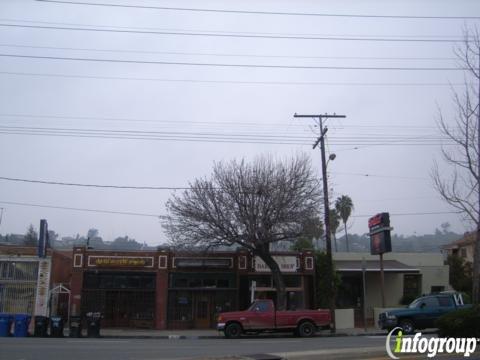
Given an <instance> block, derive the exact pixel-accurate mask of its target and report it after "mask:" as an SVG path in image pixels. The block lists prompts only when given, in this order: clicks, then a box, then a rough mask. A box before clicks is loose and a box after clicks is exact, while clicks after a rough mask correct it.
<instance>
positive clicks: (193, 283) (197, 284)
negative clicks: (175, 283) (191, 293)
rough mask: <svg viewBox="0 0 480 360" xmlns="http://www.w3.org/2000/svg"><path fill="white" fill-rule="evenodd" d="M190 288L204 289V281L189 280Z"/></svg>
mask: <svg viewBox="0 0 480 360" xmlns="http://www.w3.org/2000/svg"><path fill="white" fill-rule="evenodd" d="M188 287H191V288H197V287H202V280H201V279H189V281H188Z"/></svg>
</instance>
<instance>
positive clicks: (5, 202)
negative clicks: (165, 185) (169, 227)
mask: <svg viewBox="0 0 480 360" xmlns="http://www.w3.org/2000/svg"><path fill="white" fill-rule="evenodd" d="M0 204H7V205H18V206H29V207H40V208H48V209H59V210H72V211H84V212H94V213H102V214H114V215H132V216H144V217H155V218H160V219H161V218H164V217H165V216H164V215H156V214H146V213H137V212H131V211H114V210H99V209H85V208H76V207H67V206H56V205H43V204H32V203H24V202H14V201H3V200H0Z"/></svg>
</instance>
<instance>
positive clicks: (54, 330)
mask: <svg viewBox="0 0 480 360" xmlns="http://www.w3.org/2000/svg"><path fill="white" fill-rule="evenodd" d="M50 336H51V337H57V338H59V337H63V319H62V318H61V317H60V316H52V317H51V318H50Z"/></svg>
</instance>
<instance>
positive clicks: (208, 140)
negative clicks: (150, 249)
mask: <svg viewBox="0 0 480 360" xmlns="http://www.w3.org/2000/svg"><path fill="white" fill-rule="evenodd" d="M0 134H2V135H30V136H53V137H71V138H91V139H121V140H155V141H175V142H204V143H226V144H262V145H310V143H307V142H305V143H303V142H294V141H276V140H275V141H266V140H256V139H242V140H238V139H228V138H187V137H178V138H172V137H142V136H114V135H111V136H109V135H93V134H87V135H82V134H76V133H48V132H43V133H40V132H29V131H0Z"/></svg>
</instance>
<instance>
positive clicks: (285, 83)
mask: <svg viewBox="0 0 480 360" xmlns="http://www.w3.org/2000/svg"><path fill="white" fill-rule="evenodd" d="M0 74H2V75H12V76H37V77H58V78H67V79H92V80H126V81H155V82H157V81H158V82H173V83H194V84H236V85H274V86H288V85H295V86H374V87H377V86H378V87H380V86H402V87H410V86H421V87H430V86H464V85H465V84H464V83H393V82H390V83H385V82H382V83H365V82H361V83H358V82H357V83H356V82H323V81H319V82H316V81H313V82H311V81H310V82H309V81H241V80H200V79H168V78H139V77H121V76H99V75H73V74H55V73H38V72H18V71H16V72H14V71H0Z"/></svg>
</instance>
